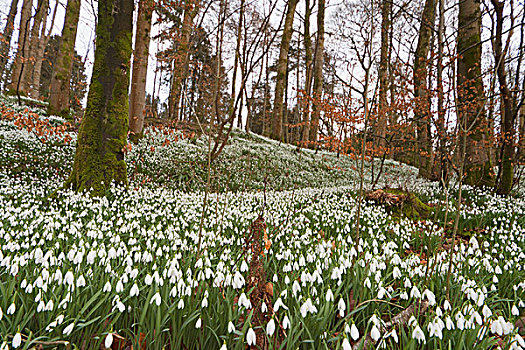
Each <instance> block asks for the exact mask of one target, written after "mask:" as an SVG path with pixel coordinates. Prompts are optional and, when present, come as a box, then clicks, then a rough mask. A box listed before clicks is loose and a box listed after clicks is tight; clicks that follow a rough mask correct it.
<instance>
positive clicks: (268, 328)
mask: <svg viewBox="0 0 525 350" xmlns="http://www.w3.org/2000/svg"><path fill="white" fill-rule="evenodd" d="M274 332H275V321H274V320H273V318H272V319H271V320H270V322H268V324H267V325H266V334H268V336H270V337H271V336H272V335H273V333H274Z"/></svg>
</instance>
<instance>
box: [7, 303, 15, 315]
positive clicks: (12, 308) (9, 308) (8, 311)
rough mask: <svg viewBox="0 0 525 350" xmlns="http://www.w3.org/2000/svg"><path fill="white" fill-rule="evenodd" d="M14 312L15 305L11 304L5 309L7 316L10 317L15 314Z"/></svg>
mask: <svg viewBox="0 0 525 350" xmlns="http://www.w3.org/2000/svg"><path fill="white" fill-rule="evenodd" d="M15 311H16V305H15V303H12V304H11V305H10V306H9V307H8V308H7V312H6V314H8V315H12V314H14V313H15Z"/></svg>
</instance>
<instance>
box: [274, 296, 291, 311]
mask: <svg viewBox="0 0 525 350" xmlns="http://www.w3.org/2000/svg"><path fill="white" fill-rule="evenodd" d="M280 307H282V308H283V309H285V310H288V307H287V306H286V305H284V304H283V300H282V299H281V298H280V297H279V298H278V299H277V301H276V302H275V305H274V307H273V308H274V310H275V312H277V311H279V308H280Z"/></svg>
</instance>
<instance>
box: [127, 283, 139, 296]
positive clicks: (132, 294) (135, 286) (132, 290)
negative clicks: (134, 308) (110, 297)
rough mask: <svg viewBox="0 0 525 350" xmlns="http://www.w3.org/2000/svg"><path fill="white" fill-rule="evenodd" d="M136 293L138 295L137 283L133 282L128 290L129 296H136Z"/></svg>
mask: <svg viewBox="0 0 525 350" xmlns="http://www.w3.org/2000/svg"><path fill="white" fill-rule="evenodd" d="M137 295H139V286H137V284H136V283H134V284H133V286H132V287H131V290H130V291H129V296H130V297H136V296H137Z"/></svg>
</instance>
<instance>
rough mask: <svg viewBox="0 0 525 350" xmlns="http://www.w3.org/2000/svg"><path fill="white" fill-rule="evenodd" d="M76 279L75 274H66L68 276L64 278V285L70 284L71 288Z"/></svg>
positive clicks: (69, 272)
mask: <svg viewBox="0 0 525 350" xmlns="http://www.w3.org/2000/svg"><path fill="white" fill-rule="evenodd" d="M74 279H75V277H74V276H73V272H71V271H68V272H66V275H65V276H64V284H68V285H69V286H72V285H73V283H74Z"/></svg>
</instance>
